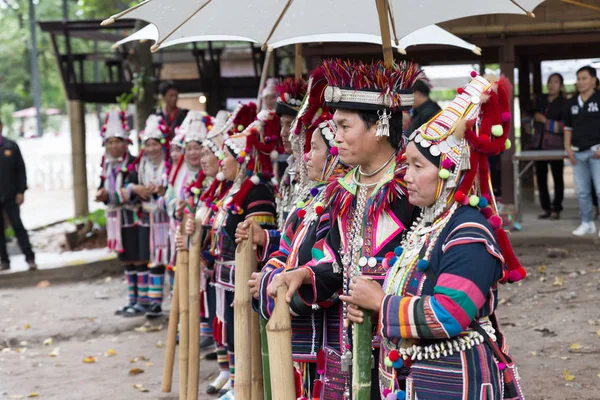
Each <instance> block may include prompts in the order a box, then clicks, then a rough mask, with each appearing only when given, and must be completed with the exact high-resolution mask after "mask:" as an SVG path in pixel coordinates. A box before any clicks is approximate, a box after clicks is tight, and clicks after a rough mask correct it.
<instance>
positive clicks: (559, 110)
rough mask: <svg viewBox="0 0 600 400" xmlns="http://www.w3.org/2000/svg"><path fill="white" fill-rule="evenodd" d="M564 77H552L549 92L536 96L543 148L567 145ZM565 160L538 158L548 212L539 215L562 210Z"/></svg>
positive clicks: (548, 215) (552, 216)
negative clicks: (551, 183)
mask: <svg viewBox="0 0 600 400" xmlns="http://www.w3.org/2000/svg"><path fill="white" fill-rule="evenodd" d="M563 83H564V79H563V76H562V75H561V74H558V73H554V74H552V75H550V77H549V78H548V94H542V95H540V96H538V97H537V98H536V100H535V111H534V116H533V117H534V120H535V124H536V129H540V130H541V131H542V135H541V139H542V140H540V143H539V144H538V145H537V149H540V150H562V149H563V146H564V138H563V130H564V122H563V121H564V114H565V105H566V103H567V100H566V99H565V96H564V91H563ZM548 166H550V171H551V172H552V179H553V181H554V201H552V203H550V193H549V191H548ZM563 168H564V161H563V160H554V161H548V160H540V161H536V162H535V172H536V179H537V184H538V190H539V192H540V205H541V206H542V210H544V212H543V213H542V214H540V215H539V216H538V218H539V219H550V220H557V219H559V218H560V212H561V211H562V209H563V208H562V201H563V197H564V189H565V188H564V182H563Z"/></svg>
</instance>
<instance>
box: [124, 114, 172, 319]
mask: <svg viewBox="0 0 600 400" xmlns="http://www.w3.org/2000/svg"><path fill="white" fill-rule="evenodd" d="M169 136H170V129H169V127H168V126H167V125H166V123H165V122H164V121H163V119H162V118H161V117H160V116H158V115H151V116H149V117H148V119H147V120H146V126H145V128H144V130H143V131H142V132H141V135H140V137H141V141H142V149H141V151H140V154H139V155H138V157H137V158H136V159H135V161H134V162H133V163H131V164H129V166H128V168H129V169H130V170H132V171H133V170H135V171H136V173H137V176H138V184H137V185H135V186H134V187H133V190H135V191H136V193H138V196H139V197H140V200H141V205H142V207H141V210H140V213H139V217H140V229H143V230H144V231H146V230H148V232H149V240H148V242H145V243H141V244H140V245H141V246H142V251H143V252H144V253H148V254H149V258H150V263H149V265H148V267H149V271H148V273H149V275H148V300H149V304H148V306H147V307H144V306H142V305H141V304H139V305H137V306H135V307H133V308H132V309H130V310H128V312H127V313H125V316H136V315H141V314H144V313H145V314H146V317H147V318H149V319H152V318H157V317H159V316H160V315H161V314H162V294H163V284H164V276H165V266H166V265H167V264H168V263H169V216H168V215H167V213H166V212H165V211H164V210H163V209H162V208H161V207H160V204H159V203H160V198H161V197H162V195H163V194H164V192H165V190H166V187H167V182H166V177H167V170H168V168H169V159H170V150H169V142H168V139H169Z"/></svg>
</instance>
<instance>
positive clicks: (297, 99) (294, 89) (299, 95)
mask: <svg viewBox="0 0 600 400" xmlns="http://www.w3.org/2000/svg"><path fill="white" fill-rule="evenodd" d="M275 90H277V104H276V106H275V112H276V113H277V115H279V116H281V115H290V116H292V117H295V116H296V115H297V114H298V110H300V105H301V104H302V99H303V98H304V96H305V95H306V81H305V80H304V79H295V78H287V79H284V80H283V81H282V82H281V83H280V84H279V85H277V86H276V87H275Z"/></svg>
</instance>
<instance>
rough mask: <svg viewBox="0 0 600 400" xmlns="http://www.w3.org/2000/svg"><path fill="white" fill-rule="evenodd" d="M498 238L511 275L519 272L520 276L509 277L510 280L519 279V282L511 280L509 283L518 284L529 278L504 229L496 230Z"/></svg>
mask: <svg viewBox="0 0 600 400" xmlns="http://www.w3.org/2000/svg"><path fill="white" fill-rule="evenodd" d="M495 233H496V238H497V239H498V244H499V245H500V251H501V252H502V255H503V256H504V261H505V263H506V267H507V268H508V272H509V274H511V272H512V271H518V276H516V275H515V274H512V275H509V278H519V279H517V280H513V279H509V282H517V281H518V280H521V279H523V278H525V276H527V272H526V271H525V269H524V268H523V266H522V265H521V263H520V262H519V259H518V258H517V256H516V255H515V252H514V251H513V248H512V245H511V244H510V240H509V239H508V235H507V234H506V231H505V230H504V229H502V228H500V229H497V230H496V232H495Z"/></svg>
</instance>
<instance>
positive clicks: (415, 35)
mask: <svg viewBox="0 0 600 400" xmlns="http://www.w3.org/2000/svg"><path fill="white" fill-rule="evenodd" d="M136 40H152V41H154V42H156V41H158V29H157V28H156V26H155V25H154V24H148V25H146V26H145V27H143V28H142V29H140V30H139V31H137V32H135V33H133V34H131V35H129V36H127V37H126V38H124V39H121V40H119V41H118V42H116V43H115V44H114V45H113V47H118V46H120V45H122V44H125V43H128V42H132V41H136ZM206 41H247V42H254V43H256V41H254V40H251V39H248V38H243V37H237V36H189V37H187V38H181V39H175V40H167V41H166V42H163V43H162V44H161V45H160V48H161V49H163V48H165V47H169V46H174V45H176V44H181V43H191V42H206ZM321 42H348V43H357V42H358V43H374V44H381V36H378V35H358V34H326V35H309V36H303V37H296V38H294V39H293V40H281V41H279V42H275V43H271V44H270V45H269V46H270V47H272V48H279V47H283V46H287V45H291V44H298V43H321ZM425 44H440V45H446V46H455V47H461V48H463V49H467V50H471V51H472V52H474V53H476V54H479V55H480V54H481V49H480V48H479V47H477V46H476V45H474V44H472V43H469V42H467V41H465V40H463V39H461V38H459V37H458V36H456V35H453V34H452V33H450V32H448V31H446V30H444V29H442V28H440V27H439V26H436V25H430V26H426V27H425V28H421V29H419V30H417V31H415V32H411V33H409V34H408V35H406V36H404V37H403V38H402V39H400V41H399V43H398V45H397V46H395V47H397V48H398V50H399V51H400V52H402V53H404V52H405V51H404V50H405V49H407V48H408V47H411V46H418V45H425Z"/></svg>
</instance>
